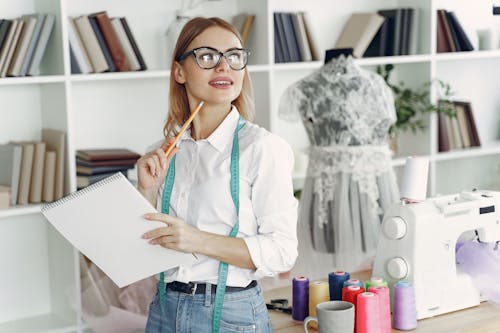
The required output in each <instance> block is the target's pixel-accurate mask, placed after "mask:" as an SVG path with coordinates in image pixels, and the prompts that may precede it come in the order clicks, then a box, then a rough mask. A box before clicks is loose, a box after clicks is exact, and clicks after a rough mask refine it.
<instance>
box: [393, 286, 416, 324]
mask: <svg viewBox="0 0 500 333" xmlns="http://www.w3.org/2000/svg"><path fill="white" fill-rule="evenodd" d="M416 327H417V306H416V303H415V288H414V287H413V285H412V284H411V283H410V282H408V281H399V282H398V283H396V284H395V285H394V328H396V329H398V330H403V331H407V330H412V329H414V328H416Z"/></svg>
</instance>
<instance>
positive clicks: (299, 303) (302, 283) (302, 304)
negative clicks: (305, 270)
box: [292, 276, 309, 322]
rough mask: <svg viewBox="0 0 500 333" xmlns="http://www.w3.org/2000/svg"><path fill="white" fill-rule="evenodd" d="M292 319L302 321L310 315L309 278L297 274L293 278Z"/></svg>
mask: <svg viewBox="0 0 500 333" xmlns="http://www.w3.org/2000/svg"><path fill="white" fill-rule="evenodd" d="M292 299H293V307H292V319H293V320H295V321H299V322H302V321H304V318H306V317H307V316H308V315H309V279H308V278H306V277H305V276H297V277H294V278H293V280H292Z"/></svg>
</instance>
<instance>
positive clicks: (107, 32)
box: [95, 12, 130, 72]
mask: <svg viewBox="0 0 500 333" xmlns="http://www.w3.org/2000/svg"><path fill="white" fill-rule="evenodd" d="M95 19H96V21H97V23H98V25H99V28H100V29H101V32H102V35H103V37H104V40H105V41H106V44H107V46H108V48H109V52H110V53H111V57H112V58H113V62H114V63H115V65H116V68H117V69H118V70H119V71H120V72H126V71H129V70H130V65H129V63H128V61H127V57H126V56H125V53H124V52H123V49H122V47H121V45H120V41H119V39H118V36H117V35H116V33H115V30H114V29H113V26H112V25H111V21H110V20H109V17H108V14H107V13H106V12H101V13H98V14H96V15H95Z"/></svg>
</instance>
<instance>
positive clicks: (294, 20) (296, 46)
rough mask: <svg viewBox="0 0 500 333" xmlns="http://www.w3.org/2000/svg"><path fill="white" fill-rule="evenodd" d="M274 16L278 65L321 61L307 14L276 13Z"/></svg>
mask: <svg viewBox="0 0 500 333" xmlns="http://www.w3.org/2000/svg"><path fill="white" fill-rule="evenodd" d="M273 16H274V61H275V62H276V63H280V62H299V61H311V60H319V56H318V53H317V48H316V45H317V43H316V41H315V40H314V37H313V35H312V33H311V23H310V21H309V16H308V14H307V13H304V12H299V13H283V12H275V13H274V14H273Z"/></svg>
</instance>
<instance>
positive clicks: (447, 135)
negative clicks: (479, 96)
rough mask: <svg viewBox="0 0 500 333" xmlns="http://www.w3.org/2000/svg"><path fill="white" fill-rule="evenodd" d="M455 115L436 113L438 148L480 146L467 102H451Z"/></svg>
mask: <svg viewBox="0 0 500 333" xmlns="http://www.w3.org/2000/svg"><path fill="white" fill-rule="evenodd" d="M453 105H454V108H455V116H454V117H449V116H447V115H446V114H443V113H439V114H438V150H439V151H440V152H445V151H449V150H453V149H463V148H469V147H480V146H481V142H480V140H479V134H478V132H477V127H476V122H475V120H474V115H473V114H472V108H471V104H470V103H469V102H459V101H454V102H453Z"/></svg>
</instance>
